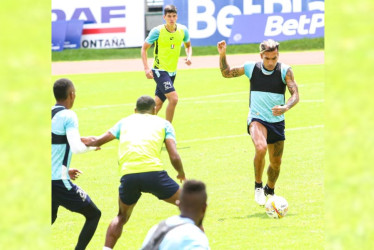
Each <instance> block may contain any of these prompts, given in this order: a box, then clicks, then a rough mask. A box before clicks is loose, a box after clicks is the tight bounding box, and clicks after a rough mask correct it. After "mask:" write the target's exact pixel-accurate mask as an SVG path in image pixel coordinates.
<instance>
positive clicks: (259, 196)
mask: <svg viewBox="0 0 374 250" xmlns="http://www.w3.org/2000/svg"><path fill="white" fill-rule="evenodd" d="M255 201H256V202H257V203H258V204H259V205H260V206H264V205H265V202H266V198H265V194H264V189H263V188H255Z"/></svg>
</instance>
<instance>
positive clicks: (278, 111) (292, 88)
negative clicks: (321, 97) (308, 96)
mask: <svg viewBox="0 0 374 250" xmlns="http://www.w3.org/2000/svg"><path fill="white" fill-rule="evenodd" d="M285 80H286V84H287V88H288V91H289V92H290V94H291V97H290V98H289V99H288V100H287V103H286V104H285V105H282V106H280V105H278V106H275V107H273V108H272V109H271V110H272V111H273V115H275V116H279V115H282V114H284V113H285V112H286V111H288V110H290V109H291V108H292V107H293V106H295V105H296V104H297V103H298V102H299V90H298V88H297V84H296V81H295V77H294V75H293V71H292V69H291V68H289V69H288V70H287V74H286V79H285Z"/></svg>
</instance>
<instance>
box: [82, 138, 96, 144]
mask: <svg viewBox="0 0 374 250" xmlns="http://www.w3.org/2000/svg"><path fill="white" fill-rule="evenodd" d="M81 141H82V142H83V143H84V144H85V145H86V146H90V143H91V142H93V141H94V137H93V136H87V137H81Z"/></svg>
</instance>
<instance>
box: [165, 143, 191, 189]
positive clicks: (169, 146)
mask: <svg viewBox="0 0 374 250" xmlns="http://www.w3.org/2000/svg"><path fill="white" fill-rule="evenodd" d="M165 146H166V150H167V151H168V153H169V158H170V162H171V164H172V165H173V167H174V169H175V170H176V171H177V172H178V175H177V178H178V179H179V180H180V182H182V181H185V180H186V176H185V174H184V170H183V164H182V160H181V157H180V156H179V154H178V152H177V146H176V144H175V141H174V140H173V139H166V140H165Z"/></svg>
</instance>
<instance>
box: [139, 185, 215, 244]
mask: <svg viewBox="0 0 374 250" xmlns="http://www.w3.org/2000/svg"><path fill="white" fill-rule="evenodd" d="M178 207H179V210H180V212H181V213H180V215H175V216H172V217H170V218H168V219H166V220H164V221H162V222H161V223H159V224H158V225H155V226H153V227H152V228H151V229H150V230H149V231H148V234H147V236H146V237H145V240H144V242H143V246H142V249H143V250H151V249H160V250H164V249H165V250H166V249H210V248H209V241H208V238H207V237H206V235H205V234H204V232H203V231H202V230H201V229H200V228H199V227H200V226H201V225H202V221H203V219H204V216H205V211H206V208H207V193H206V189H205V184H204V183H203V182H201V181H196V180H188V181H186V182H185V183H184V184H183V188H182V192H181V195H180V198H179V204H178Z"/></svg>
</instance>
